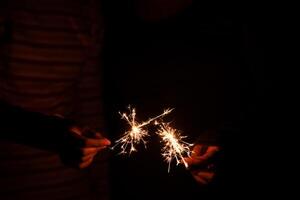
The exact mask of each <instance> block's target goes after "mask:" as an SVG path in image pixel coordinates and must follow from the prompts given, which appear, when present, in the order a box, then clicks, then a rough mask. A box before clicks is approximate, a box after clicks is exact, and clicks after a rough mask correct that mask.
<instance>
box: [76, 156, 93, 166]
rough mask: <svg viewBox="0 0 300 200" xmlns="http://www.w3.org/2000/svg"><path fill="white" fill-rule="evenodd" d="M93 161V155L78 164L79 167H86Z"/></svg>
mask: <svg viewBox="0 0 300 200" xmlns="http://www.w3.org/2000/svg"><path fill="white" fill-rule="evenodd" d="M92 162H93V157H92V158H90V159H88V160H87V161H85V162H83V163H81V164H80V165H79V169H83V168H86V167H88V166H89V165H90V164H91V163H92Z"/></svg>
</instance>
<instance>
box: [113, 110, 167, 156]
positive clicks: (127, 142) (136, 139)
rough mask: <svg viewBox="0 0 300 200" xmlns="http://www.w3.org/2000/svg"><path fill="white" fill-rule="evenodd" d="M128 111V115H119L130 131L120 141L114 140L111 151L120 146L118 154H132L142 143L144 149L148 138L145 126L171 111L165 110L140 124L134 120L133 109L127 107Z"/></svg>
mask: <svg viewBox="0 0 300 200" xmlns="http://www.w3.org/2000/svg"><path fill="white" fill-rule="evenodd" d="M128 110H129V113H119V114H120V115H121V119H124V120H125V121H126V122H127V124H128V125H129V126H130V130H128V131H126V132H125V133H124V134H123V136H122V137H121V138H120V139H118V140H116V142H115V143H116V144H115V145H114V146H113V147H112V149H114V148H115V147H116V146H120V148H121V152H120V154H131V153H132V152H136V151H137V149H136V145H138V144H140V143H143V144H144V146H145V148H146V143H147V142H146V138H147V137H148V136H149V133H148V130H147V128H146V126H147V125H149V124H151V123H152V122H154V121H155V120H157V119H159V118H162V117H164V116H166V115H167V114H169V113H170V112H172V110H173V109H166V110H164V112H163V113H162V114H160V115H158V116H156V117H153V118H150V119H148V120H147V121H145V122H141V123H139V122H138V121H137V120H136V110H135V108H131V107H130V106H129V107H128Z"/></svg>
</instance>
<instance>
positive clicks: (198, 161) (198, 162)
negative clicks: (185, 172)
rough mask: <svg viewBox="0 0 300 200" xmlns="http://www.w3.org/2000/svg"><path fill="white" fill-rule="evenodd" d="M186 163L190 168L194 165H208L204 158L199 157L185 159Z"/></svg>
mask: <svg viewBox="0 0 300 200" xmlns="http://www.w3.org/2000/svg"><path fill="white" fill-rule="evenodd" d="M184 160H185V162H186V163H187V164H188V166H194V165H201V164H204V163H206V159H205V158H203V157H202V156H198V157H187V158H184Z"/></svg>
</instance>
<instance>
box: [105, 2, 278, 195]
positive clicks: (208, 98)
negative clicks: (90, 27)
mask: <svg viewBox="0 0 300 200" xmlns="http://www.w3.org/2000/svg"><path fill="white" fill-rule="evenodd" d="M118 3H120V2H118V1H114V2H109V3H107V4H106V6H107V7H106V8H108V9H107V10H106V11H108V12H107V13H106V17H107V20H108V23H107V25H108V27H107V33H106V34H107V40H106V49H105V51H104V52H105V64H106V65H105V66H106V68H105V80H106V97H107V99H106V108H107V113H109V114H108V118H109V120H110V124H111V126H110V127H109V128H110V131H111V133H113V138H118V137H119V136H120V134H121V132H120V130H124V127H123V125H124V124H122V123H121V122H120V121H121V120H120V119H119V115H118V111H119V110H122V109H124V110H125V109H126V107H127V105H129V104H131V105H132V106H134V107H136V108H137V112H138V116H139V117H140V118H141V119H145V118H147V116H151V115H155V114H158V113H160V112H161V111H162V110H163V109H164V108H167V107H174V108H175V110H174V113H173V114H172V115H171V117H170V118H168V119H169V120H172V121H173V122H174V125H175V126H176V128H178V129H180V130H183V131H184V133H186V135H188V136H189V138H190V141H193V140H195V139H196V138H197V137H198V136H199V135H201V134H200V133H201V132H202V131H204V130H206V129H216V130H217V131H218V132H220V133H221V137H220V138H219V141H218V142H219V144H220V145H221V146H222V148H223V152H222V155H221V158H220V163H219V166H220V171H219V176H218V178H217V180H216V182H215V184H213V185H212V186H209V187H204V188H200V187H198V186H197V184H196V183H195V182H194V181H193V179H192V177H191V176H190V175H189V173H188V172H187V171H186V170H185V169H184V168H182V167H173V168H172V169H171V173H169V174H168V173H167V165H166V164H164V163H163V161H162V158H160V155H159V142H158V141H157V138H153V140H152V142H150V143H149V144H148V145H149V149H148V150H147V151H145V150H143V148H141V150H140V151H139V152H138V153H137V154H133V155H131V157H129V158H127V157H122V156H114V157H113V158H112V170H111V176H112V186H113V187H112V190H113V191H112V195H113V197H114V199H121V198H122V199H126V198H129V199H154V198H163V197H165V198H167V199H171V198H173V199H182V198H195V199H198V198H199V199H206V198H217V197H231V198H237V199H243V198H244V197H248V196H253V197H257V195H261V196H264V195H270V194H272V195H274V194H276V193H277V192H280V190H277V191H276V190H275V188H277V187H278V185H279V184H278V182H280V181H273V180H276V179H277V178H278V180H279V176H281V175H280V173H278V171H277V172H276V170H275V168H276V169H277V167H278V166H279V165H280V164H279V163H276V162H275V161H274V159H275V156H274V152H273V151H272V149H273V148H274V147H275V148H276V145H275V144H274V141H275V138H276V137H277V132H278V126H279V124H278V126H275V125H274V124H276V122H277V121H278V114H279V112H280V106H278V98H277V96H278V94H279V89H278V88H277V89H276V92H275V89H274V85H275V81H274V79H275V78H274V77H275V75H276V74H277V73H278V66H279V61H280V58H281V57H282V55H281V53H279V49H280V47H281V42H282V41H281V39H280V32H281V31H282V29H281V28H282V21H281V20H280V17H279V15H278V13H275V12H274V11H273V10H272V9H271V7H270V5H268V6H265V5H262V4H261V3H256V2H244V3H239V4H236V3H235V4H234V3H232V4H230V3H229V2H226V4H225V3H224V4H223V5H220V4H216V3H214V2H211V3H210V4H208V3H203V2H196V3H193V4H192V6H190V7H188V8H187V9H185V10H184V11H181V12H179V13H178V14H177V15H174V16H171V17H168V18H165V19H161V20H156V21H147V20H146V21H145V20H143V19H142V18H141V17H139V16H137V14H136V12H135V11H134V10H135V9H134V6H133V5H131V4H129V3H128V2H123V4H122V3H121V4H118ZM117 4H118V5H121V6H118V7H116V6H115V5H117ZM224 118H226V119H227V120H223V119H224ZM117 124H119V126H118V125H117ZM224 124H225V125H224ZM273 150H274V149H273ZM266 185H267V186H266ZM268 188H271V190H272V192H270V191H269V189H268Z"/></svg>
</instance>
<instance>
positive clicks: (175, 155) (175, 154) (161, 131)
mask: <svg viewBox="0 0 300 200" xmlns="http://www.w3.org/2000/svg"><path fill="white" fill-rule="evenodd" d="M157 124H158V126H159V128H158V130H157V132H156V133H157V134H158V135H159V136H160V137H161V139H162V142H163V144H164V146H163V147H162V156H163V157H164V159H165V161H166V162H167V163H168V172H170V167H171V162H172V160H174V159H175V160H176V162H177V165H179V164H180V163H183V164H184V166H185V167H186V168H187V167H188V164H187V162H186V161H185V160H184V156H190V155H191V153H192V151H191V149H190V147H191V146H193V144H190V143H187V142H185V141H183V139H184V138H186V136H182V135H181V133H180V132H179V131H178V130H176V129H174V128H172V127H171V126H170V123H163V122H161V123H157Z"/></svg>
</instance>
